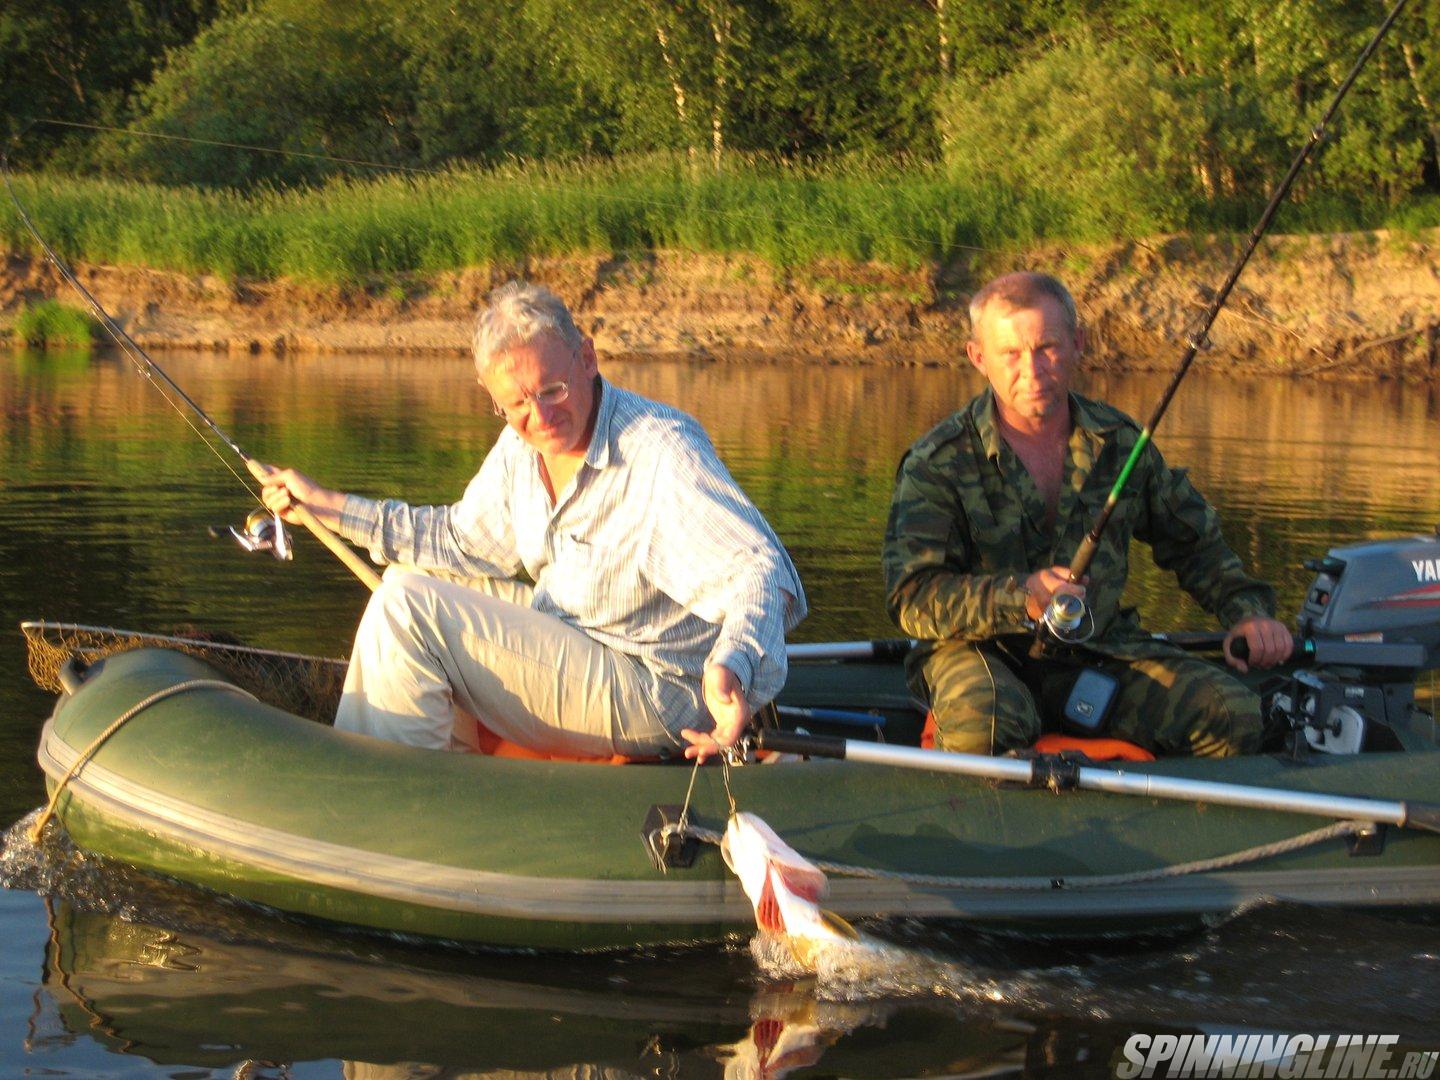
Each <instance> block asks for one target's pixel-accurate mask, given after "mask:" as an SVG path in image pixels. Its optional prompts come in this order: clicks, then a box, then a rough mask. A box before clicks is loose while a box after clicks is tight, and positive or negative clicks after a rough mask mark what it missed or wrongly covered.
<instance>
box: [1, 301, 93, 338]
mask: <svg viewBox="0 0 1440 1080" xmlns="http://www.w3.org/2000/svg"><path fill="white" fill-rule="evenodd" d="M11 334H12V335H13V336H14V338H15V340H16V341H18V342H20V343H21V344H24V345H33V346H37V347H38V346H42V345H59V344H64V345H89V344H90V343H91V341H92V340H93V338H94V336H95V324H94V322H93V321H92V320H91V318H90V316H89V315H87V314H85V312H83V311H81V310H80V309H79V308H73V307H68V306H67V305H65V304H62V303H59V302H58V301H55V300H41V301H40V302H39V303H37V304H29V305H26V306H25V307H23V308H21V309H20V312H19V314H17V315H16V316H15V325H14V326H13V327H12V328H11Z"/></svg>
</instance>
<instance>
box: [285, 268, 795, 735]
mask: <svg viewBox="0 0 1440 1080" xmlns="http://www.w3.org/2000/svg"><path fill="white" fill-rule="evenodd" d="M475 366H476V370H477V372H478V375H479V380H480V383H481V385H483V386H484V387H485V389H486V390H488V391H489V393H490V396H491V397H492V398H493V399H494V404H495V411H496V413H497V414H499V415H501V416H503V417H504V418H505V423H506V427H505V430H504V431H503V432H501V434H500V437H499V439H497V440H496V443H495V445H494V447H493V448H492V449H491V451H490V453H489V455H488V456H487V457H486V458H485V461H484V463H483V464H482V465H481V467H480V471H479V472H478V473H477V474H476V475H475V477H474V479H473V480H471V481H470V485H469V487H467V488H466V490H465V494H464V495H463V496H462V497H461V499H460V501H459V502H457V503H454V504H453V505H450V506H410V505H408V504H406V503H403V502H399V501H397V500H392V499H387V500H384V501H380V502H377V501H374V500H371V499H367V498H362V497H360V496H358V495H346V494H343V493H341V492H338V491H332V490H329V489H327V488H323V487H321V486H319V485H318V484H316V483H315V482H314V481H313V480H311V479H309V478H308V477H306V476H304V475H303V474H301V473H298V472H295V471H294V470H291V469H275V470H269V471H268V472H265V475H264V482H265V489H264V493H263V494H264V500H265V504H266V506H268V507H269V508H270V509H272V510H276V511H279V512H280V513H281V514H282V515H287V514H288V512H289V510H290V507H291V506H292V504H293V503H296V502H299V503H304V504H305V505H306V506H307V507H308V508H309V509H310V510H311V511H312V512H313V513H314V514H315V515H316V517H318V518H320V520H321V521H323V522H324V523H326V524H327V525H330V526H331V527H333V528H335V529H336V531H338V532H339V533H340V534H341V535H343V536H345V537H346V538H347V539H349V540H351V541H352V542H354V543H356V544H359V545H361V546H363V547H367V548H369V549H370V551H371V552H372V555H373V556H374V557H375V558H376V559H377V561H383V562H389V563H391V564H393V565H391V567H390V569H389V570H387V571H386V573H385V576H384V579H383V582H382V584H381V586H380V588H379V589H378V590H377V591H376V592H375V594H374V595H373V597H372V598H371V600H370V604H369V606H368V607H367V608H366V610H365V614H364V616H363V618H362V619H361V620H360V627H359V630H358V632H357V634H356V637H355V649H354V653H353V655H352V656H351V661H350V670H349V673H348V675H347V677H346V682H345V692H344V696H343V698H342V699H341V703H340V709H339V712H338V713H337V714H336V718H335V724H336V726H337V727H339V728H343V729H346V730H350V731H358V732H364V733H366V734H369V735H376V736H379V737H381V738H386V739H393V740H395V741H398V742H404V743H409V744H412V745H415V746H425V747H433V748H437V749H445V748H450V749H463V748H464V747H465V745H466V744H467V743H473V735H472V732H473V722H471V721H470V719H469V718H472V717H473V718H476V719H478V720H479V721H481V722H482V723H484V724H485V725H486V726H487V727H488V728H490V729H491V731H493V732H494V733H495V734H497V735H499V736H500V737H502V738H504V739H508V740H509V741H511V742H514V743H517V744H519V745H522V746H526V747H529V748H531V749H534V750H538V751H541V752H550V753H556V754H564V755H580V756H605V755H610V754H612V753H614V754H625V755H653V754H661V755H669V754H672V753H674V752H676V751H678V750H680V749H681V748H683V750H684V753H685V756H686V757H699V758H700V759H701V760H704V759H705V758H706V757H708V756H710V755H712V754H714V753H716V752H718V751H719V750H721V749H723V748H725V747H729V746H732V745H734V743H735V742H736V740H737V739H738V738H739V737H740V735H741V733H742V732H743V731H744V729H745V727H746V726H747V724H748V723H749V721H750V717H751V715H752V713H753V712H754V710H755V709H756V708H758V707H759V706H761V705H763V704H764V703H765V702H767V701H769V700H770V699H772V698H773V697H774V696H775V694H776V693H778V692H779V690H780V687H781V685H782V684H783V683H784V681H785V672H786V664H785V641H784V638H785V633H786V631H787V630H789V629H791V628H792V627H794V626H795V624H796V623H798V622H799V621H800V620H801V619H802V618H803V617H804V615H805V611H806V606H805V594H804V592H803V590H802V589H801V586H800V579H799V575H798V574H797V573H796V571H795V566H794V564H793V563H792V562H791V561H790V557H789V556H788V555H787V554H786V552H785V549H784V548H783V547H782V546H781V545H780V542H779V540H778V539H776V536H775V534H774V532H773V531H772V530H771V529H770V527H769V525H767V524H766V523H765V521H764V519H763V518H762V517H761V516H760V513H759V511H758V510H756V509H755V507H754V505H753V504H752V503H751V502H750V500H749V499H748V498H747V497H746V496H745V493H744V492H743V491H741V490H740V487H739V485H737V484H736V483H735V481H734V480H733V479H732V478H731V476H730V474H729V473H728V472H727V471H726V469H725V466H724V465H723V464H721V462H720V460H719V458H718V457H717V456H716V454H715V450H714V448H713V447H712V446H711V444H710V440H709V439H708V438H707V437H706V435H705V433H704V431H703V430H702V429H701V428H700V426H699V424H697V423H696V422H695V421H694V420H693V419H691V418H690V417H689V416H687V415H685V414H684V413H682V412H679V411H677V410H675V409H672V408H669V407H668V406H665V405H661V404H658V403H657V402H653V401H650V400H647V399H646V398H643V397H640V396H639V395H638V394H632V393H630V392H628V391H625V390H621V389H620V388H618V387H616V386H613V385H611V384H610V383H609V382H607V381H606V380H605V379H604V378H603V377H602V376H601V375H600V373H599V369H598V366H597V363H596V358H595V348H594V345H593V343H592V342H591V341H590V339H589V338H587V337H585V336H584V335H583V334H581V333H580V331H579V329H578V328H577V327H576V326H575V322H574V320H573V318H572V317H571V315H570V313H569V311H568V310H567V309H566V307H565V305H564V304H563V303H562V302H561V301H560V300H559V298H558V297H556V296H555V295H554V294H553V293H551V292H549V291H548V290H546V289H544V288H541V287H539V286H534V285H526V284H521V283H518V282H512V283H510V284H509V285H506V286H503V287H502V288H500V289H498V290H497V291H496V292H495V293H494V294H493V295H492V296H491V298H490V304H489V306H488V307H487V308H486V309H485V310H484V311H483V312H481V314H480V317H479V320H478V323H477V326H476V331H475ZM261 471H262V472H264V471H265V470H264V469H263V467H262V470H261ZM287 520H289V517H288V516H287ZM522 570H523V571H524V572H525V574H526V575H527V576H528V577H529V579H530V580H531V581H533V582H534V584H533V585H530V584H528V583H526V582H525V581H523V580H520V578H519V575H520V572H521V571H522ZM467 725H468V726H469V727H470V729H471V731H470V732H467V730H466V727H467ZM682 740H683V741H682Z"/></svg>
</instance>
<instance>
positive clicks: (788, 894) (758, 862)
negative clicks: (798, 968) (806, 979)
mask: <svg viewBox="0 0 1440 1080" xmlns="http://www.w3.org/2000/svg"><path fill="white" fill-rule="evenodd" d="M720 853H721V854H722V855H723V856H724V857H725V865H726V866H728V867H730V869H731V871H732V872H733V873H734V874H735V876H736V877H738V878H739V879H740V885H741V887H742V888H743V889H744V890H745V895H746V896H748V897H749V898H750V903H751V904H753V905H754V907H755V922H756V923H757V924H759V927H760V929H761V931H762V932H764V933H766V934H771V935H774V936H775V937H777V938H779V939H780V940H782V941H783V942H784V943H785V944H786V945H787V946H788V947H789V950H790V952H791V954H792V955H793V956H794V957H795V959H796V961H797V962H799V963H800V964H802V965H804V966H805V967H806V968H807V969H808V970H810V971H814V970H815V969H816V964H817V957H818V956H819V954H820V952H821V951H822V950H824V949H826V948H830V947H834V946H836V945H851V944H853V943H854V942H855V941H857V940H858V939H859V937H860V935H859V934H857V933H856V932H855V928H854V927H852V926H851V925H850V924H849V923H847V922H846V921H845V920H844V919H842V918H840V916H838V915H836V914H835V913H833V912H830V911H826V910H825V909H824V908H822V907H821V906H820V899H821V897H823V896H824V895H825V889H826V886H827V882H826V880H825V874H824V872H823V871H821V870H820V869H819V868H818V867H816V866H815V865H813V864H812V863H810V862H809V861H808V860H807V859H806V858H805V857H804V856H803V855H801V854H800V853H799V852H798V851H796V850H795V849H794V848H792V847H791V846H790V845H789V844H787V843H785V841H784V840H781V839H780V837H779V836H777V835H776V834H775V830H774V829H772V828H770V826H769V825H767V824H765V822H764V821H762V820H761V819H760V818H758V817H756V816H755V815H754V814H749V813H745V812H744V811H741V812H739V813H736V814H734V815H733V816H731V818H730V823H729V825H728V826H727V827H726V829H725V838H724V839H723V840H722V841H721V843H720Z"/></svg>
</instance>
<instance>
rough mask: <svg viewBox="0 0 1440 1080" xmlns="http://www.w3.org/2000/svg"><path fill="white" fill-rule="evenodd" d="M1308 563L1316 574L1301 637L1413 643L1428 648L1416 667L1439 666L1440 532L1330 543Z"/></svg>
mask: <svg viewBox="0 0 1440 1080" xmlns="http://www.w3.org/2000/svg"><path fill="white" fill-rule="evenodd" d="M1305 565H1306V566H1307V567H1309V568H1310V569H1312V570H1314V571H1315V572H1316V573H1315V580H1314V581H1313V582H1312V583H1311V585H1310V588H1309V589H1308V590H1307V591H1306V593H1305V601H1304V603H1303V604H1302V605H1301V607H1300V619H1299V631H1300V636H1301V637H1304V638H1309V639H1312V640H1315V641H1374V642H1410V643H1414V644H1418V645H1420V646H1422V647H1423V648H1424V662H1423V663H1422V665H1421V666H1420V667H1419V668H1417V670H1419V671H1424V670H1428V669H1431V668H1436V667H1440V535H1432V536H1414V537H1408V538H1404V539H1398V540H1378V541H1373V542H1370V543H1365V544H1354V545H1351V546H1349V547H1338V548H1331V549H1330V552H1329V553H1328V554H1327V555H1326V556H1325V557H1324V558H1321V559H1315V560H1312V561H1310V562H1307V563H1306V564H1305Z"/></svg>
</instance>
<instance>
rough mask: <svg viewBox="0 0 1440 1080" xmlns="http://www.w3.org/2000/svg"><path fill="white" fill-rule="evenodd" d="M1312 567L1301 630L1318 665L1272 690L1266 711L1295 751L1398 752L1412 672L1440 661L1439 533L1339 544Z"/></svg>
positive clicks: (1407, 720) (1408, 714)
mask: <svg viewBox="0 0 1440 1080" xmlns="http://www.w3.org/2000/svg"><path fill="white" fill-rule="evenodd" d="M1305 565H1306V566H1307V567H1308V568H1309V569H1311V570H1314V571H1315V580H1314V581H1313V582H1312V583H1311V585H1310V587H1309V589H1308V590H1307V591H1306V593H1305V600H1304V602H1303V603H1302V605H1301V608H1300V617H1299V619H1298V621H1297V628H1298V630H1299V632H1300V636H1301V638H1302V639H1304V641H1305V643H1306V648H1307V651H1308V652H1309V653H1310V656H1311V657H1312V660H1313V663H1314V667H1312V668H1304V667H1302V668H1298V669H1297V670H1296V671H1295V672H1294V674H1293V675H1291V676H1290V677H1288V678H1287V679H1282V680H1278V683H1277V684H1276V685H1272V686H1271V688H1270V690H1269V692H1268V693H1267V694H1265V695H1264V697H1265V706H1264V707H1265V709H1266V712H1267V715H1269V716H1270V717H1271V719H1272V721H1275V722H1279V723H1281V724H1283V725H1284V726H1286V727H1288V729H1289V730H1290V731H1291V732H1292V733H1293V740H1292V742H1291V745H1292V747H1293V748H1294V749H1295V750H1296V751H1297V752H1301V751H1303V750H1306V749H1308V750H1310V751H1318V752H1321V753H1328V754H1353V753H1358V752H1360V751H1361V750H1398V749H1401V747H1402V745H1403V743H1404V741H1405V739H1404V737H1403V736H1404V734H1405V733H1406V732H1407V731H1408V730H1409V729H1410V727H1411V720H1412V717H1413V715H1414V713H1415V712H1416V706H1415V703H1414V683H1415V678H1416V676H1417V675H1418V674H1419V673H1420V672H1421V671H1425V670H1429V669H1433V668H1436V667H1440V535H1435V536H1414V537H1408V538H1402V539H1394V540H1379V541H1374V542H1370V543H1364V544H1354V545H1350V546H1348V547H1339V548H1332V549H1331V550H1330V551H1329V553H1328V554H1326V555H1325V556H1324V557H1323V558H1320V559H1313V560H1311V561H1309V562H1307V563H1306V564H1305Z"/></svg>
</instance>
